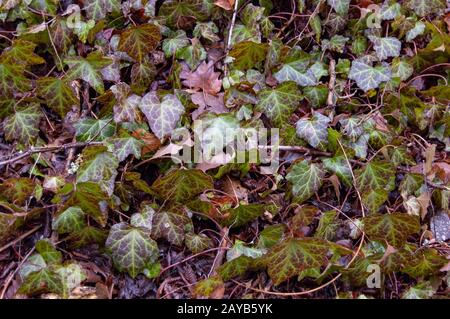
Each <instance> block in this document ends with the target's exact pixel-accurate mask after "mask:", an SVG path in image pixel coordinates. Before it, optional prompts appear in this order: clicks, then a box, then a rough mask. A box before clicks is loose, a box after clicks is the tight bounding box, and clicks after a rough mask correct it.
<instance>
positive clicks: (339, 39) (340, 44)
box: [322, 35, 350, 53]
mask: <svg viewBox="0 0 450 319" xmlns="http://www.w3.org/2000/svg"><path fill="white" fill-rule="evenodd" d="M348 40H350V38H347V37H344V36H342V35H334V36H333V37H332V38H331V39H330V40H327V39H324V40H323V41H322V50H327V49H328V50H331V51H335V52H338V53H343V52H344V48H345V43H347V41H348Z"/></svg>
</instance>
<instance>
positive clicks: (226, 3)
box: [214, 0, 235, 10]
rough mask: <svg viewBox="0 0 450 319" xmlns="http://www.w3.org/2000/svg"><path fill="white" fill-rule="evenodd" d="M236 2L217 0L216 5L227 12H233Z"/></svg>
mask: <svg viewBox="0 0 450 319" xmlns="http://www.w3.org/2000/svg"><path fill="white" fill-rule="evenodd" d="M234 1H235V0H216V1H214V4H215V5H216V6H218V7H221V8H222V9H225V10H233V6H234Z"/></svg>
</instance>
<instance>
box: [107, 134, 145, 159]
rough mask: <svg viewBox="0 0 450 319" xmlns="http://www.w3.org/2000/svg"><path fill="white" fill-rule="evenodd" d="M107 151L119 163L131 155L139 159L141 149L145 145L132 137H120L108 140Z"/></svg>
mask: <svg viewBox="0 0 450 319" xmlns="http://www.w3.org/2000/svg"><path fill="white" fill-rule="evenodd" d="M108 143H110V144H109V145H108V150H109V151H110V152H112V153H113V154H114V155H115V156H116V157H117V159H118V160H119V162H122V161H124V160H125V159H126V158H127V157H128V155H131V154H132V155H133V156H134V157H135V158H137V159H140V158H141V149H142V147H144V146H145V143H144V142H143V141H141V140H138V139H136V138H134V137H133V136H121V137H117V138H112V139H110V140H108Z"/></svg>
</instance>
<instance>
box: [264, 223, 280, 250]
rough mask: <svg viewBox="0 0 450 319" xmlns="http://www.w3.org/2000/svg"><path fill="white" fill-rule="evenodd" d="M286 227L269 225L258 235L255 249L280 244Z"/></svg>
mask: <svg viewBox="0 0 450 319" xmlns="http://www.w3.org/2000/svg"><path fill="white" fill-rule="evenodd" d="M285 229H286V226H285V225H283V224H277V225H270V226H267V227H265V228H264V229H263V230H262V231H261V232H260V233H259V238H258V245H257V247H260V248H271V247H272V246H274V245H276V244H277V243H279V242H280V240H281V239H282V238H283V234H284V231H285Z"/></svg>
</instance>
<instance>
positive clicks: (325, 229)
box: [314, 210, 339, 240]
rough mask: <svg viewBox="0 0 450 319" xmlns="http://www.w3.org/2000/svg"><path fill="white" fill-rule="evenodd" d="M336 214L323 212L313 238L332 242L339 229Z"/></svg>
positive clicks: (334, 212) (331, 211) (332, 211)
mask: <svg viewBox="0 0 450 319" xmlns="http://www.w3.org/2000/svg"><path fill="white" fill-rule="evenodd" d="M337 215H338V214H337V212H336V211H334V210H330V211H328V212H324V213H323V214H322V216H321V217H320V219H319V225H318V226H317V229H316V232H315V234H314V237H316V238H322V239H327V240H333V239H334V237H335V236H336V232H337V230H338V228H339V219H337Z"/></svg>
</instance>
